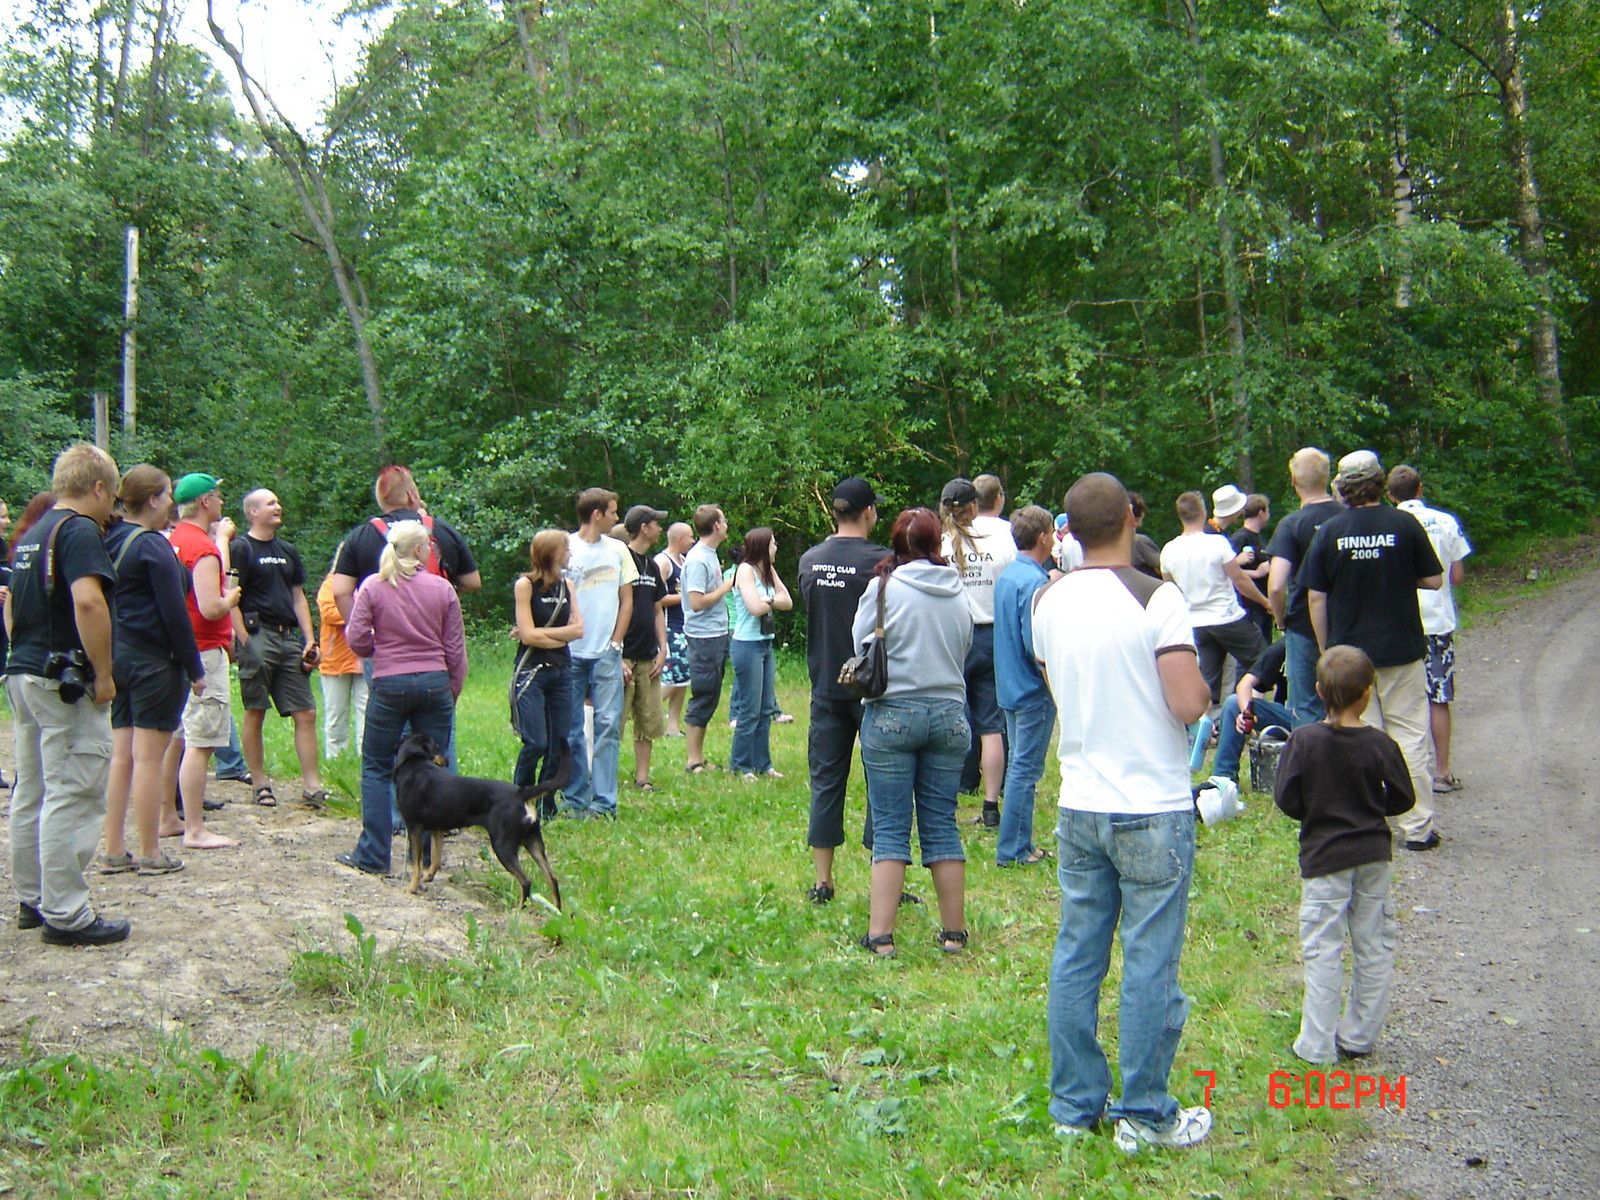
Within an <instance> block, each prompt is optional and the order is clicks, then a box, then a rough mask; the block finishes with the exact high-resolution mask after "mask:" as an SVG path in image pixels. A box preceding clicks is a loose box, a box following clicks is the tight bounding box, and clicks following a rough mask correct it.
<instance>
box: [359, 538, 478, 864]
mask: <svg viewBox="0 0 1600 1200" xmlns="http://www.w3.org/2000/svg"><path fill="white" fill-rule="evenodd" d="M427 554H428V531H427V530H426V529H425V528H423V525H422V523H421V522H420V521H396V522H394V524H392V525H390V526H389V544H388V545H387V546H385V547H384V548H383V556H382V557H381V558H380V559H379V560H378V573H377V574H376V575H372V576H369V577H368V578H367V580H366V582H365V583H363V584H362V585H361V588H360V590H359V591H357V592H356V599H355V604H354V605H353V607H352V608H351V610H350V622H349V624H348V625H346V626H345V638H346V640H348V641H349V643H350V649H352V650H354V651H355V652H356V653H357V654H358V655H360V656H361V657H362V658H370V659H371V660H372V687H371V690H370V692H369V694H368V697H367V722H366V728H365V729H364V730H363V733H362V741H361V839H360V840H359V841H358V842H356V848H355V850H354V851H352V852H351V853H349V854H340V855H338V856H337V860H338V861H339V862H341V863H343V864H344V865H345V866H347V867H355V868H356V869H357V870H358V871H365V872H367V873H368V874H369V875H387V874H388V873H389V843H390V839H391V838H392V837H393V836H394V757H395V754H396V752H397V751H398V750H399V749H400V740H401V737H402V735H403V734H404V733H405V732H406V726H407V725H408V724H409V725H410V727H411V732H412V733H426V734H428V735H430V736H431V737H432V738H433V739H434V740H435V741H436V742H438V743H439V746H440V748H441V750H443V751H445V752H446V753H448V752H449V746H450V739H451V734H452V732H453V730H454V726H455V702H456V698H457V697H458V696H460V695H461V688H462V685H463V684H465V683H466V681H467V645H466V637H465V635H464V633H463V631H462V627H461V602H460V601H459V600H458V599H456V591H455V588H453V587H451V586H450V584H449V583H447V582H446V581H445V580H444V579H443V577H441V576H438V575H433V574H430V573H429V572H427V571H425V570H423V569H422V564H423V561H424V559H426V557H427Z"/></svg>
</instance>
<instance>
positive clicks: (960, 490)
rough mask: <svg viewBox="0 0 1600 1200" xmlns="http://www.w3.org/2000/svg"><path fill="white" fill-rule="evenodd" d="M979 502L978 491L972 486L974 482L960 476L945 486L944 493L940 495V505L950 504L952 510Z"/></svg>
mask: <svg viewBox="0 0 1600 1200" xmlns="http://www.w3.org/2000/svg"><path fill="white" fill-rule="evenodd" d="M977 502H978V489H977V488H975V487H973V486H972V480H970V479H968V478H966V476H964V475H958V476H957V477H956V478H954V479H952V480H951V481H950V482H949V483H947V484H945V485H944V491H942V492H940V493H939V503H940V504H948V505H950V507H951V508H961V507H963V506H965V505H968V504H976V503H977Z"/></svg>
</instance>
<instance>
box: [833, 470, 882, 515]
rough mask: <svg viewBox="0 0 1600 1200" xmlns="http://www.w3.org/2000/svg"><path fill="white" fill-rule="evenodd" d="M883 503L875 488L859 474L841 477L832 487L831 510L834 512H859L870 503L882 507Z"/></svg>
mask: <svg viewBox="0 0 1600 1200" xmlns="http://www.w3.org/2000/svg"><path fill="white" fill-rule="evenodd" d="M885 503H886V502H885V500H884V498H883V497H882V496H880V495H878V493H877V491H876V489H874V488H873V486H872V485H871V484H870V483H868V482H867V481H866V480H865V479H862V478H861V476H859V475H852V476H850V478H849V479H841V480H840V481H839V486H838V487H836V488H834V489H833V511H834V512H836V513H842V514H845V515H849V514H851V513H858V512H861V511H862V510H864V509H866V508H867V507H869V506H871V505H877V506H878V507H879V508H882V507H883V505H884V504H885Z"/></svg>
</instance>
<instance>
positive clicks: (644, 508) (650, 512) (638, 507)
mask: <svg viewBox="0 0 1600 1200" xmlns="http://www.w3.org/2000/svg"><path fill="white" fill-rule="evenodd" d="M666 519H667V514H666V513H664V512H662V511H661V510H660V509H659V508H651V507H650V506H649V505H648V504H635V505H634V506H633V507H632V508H630V509H629V510H628V515H627V516H625V517H623V518H622V524H623V526H624V527H625V528H626V529H627V531H628V534H629V536H630V537H631V536H634V535H636V534H637V533H638V532H639V530H641V529H643V528H644V527H645V526H646V525H648V524H650V522H651V521H665V520H666Z"/></svg>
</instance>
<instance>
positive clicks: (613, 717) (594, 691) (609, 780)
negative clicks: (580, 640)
mask: <svg viewBox="0 0 1600 1200" xmlns="http://www.w3.org/2000/svg"><path fill="white" fill-rule="evenodd" d="M571 679H572V709H571V712H572V780H571V782H569V783H568V784H567V786H566V788H565V789H563V794H564V796H565V803H564V804H563V805H562V808H563V809H565V810H566V811H567V812H570V813H595V814H598V815H600V816H606V817H614V816H616V815H617V760H618V759H619V758H620V757H621V753H622V654H621V653H620V652H619V651H616V650H611V649H607V650H606V652H605V653H604V654H602V655H601V656H600V657H599V658H579V657H578V656H577V655H576V654H574V655H573V656H572V675H571ZM586 699H587V700H589V701H590V702H591V703H592V704H593V705H594V763H593V764H592V765H591V764H590V762H589V742H588V739H587V737H586V736H585V734H584V732H583V702H584V700H586Z"/></svg>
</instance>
